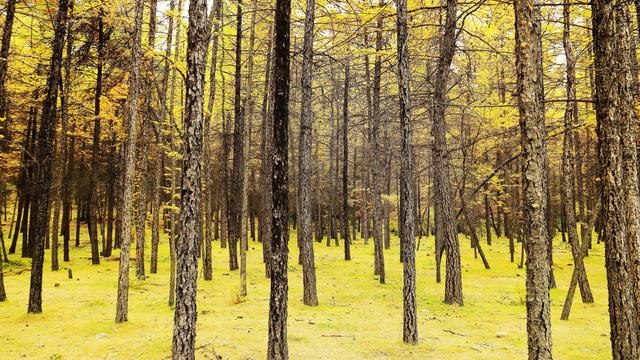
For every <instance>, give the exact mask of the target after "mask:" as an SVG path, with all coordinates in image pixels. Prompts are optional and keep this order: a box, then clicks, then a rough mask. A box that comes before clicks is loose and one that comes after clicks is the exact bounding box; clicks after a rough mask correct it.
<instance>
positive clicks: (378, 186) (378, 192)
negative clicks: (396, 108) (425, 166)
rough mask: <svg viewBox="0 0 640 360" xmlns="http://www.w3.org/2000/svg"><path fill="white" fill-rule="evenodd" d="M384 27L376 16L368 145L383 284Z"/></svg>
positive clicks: (376, 253)
mask: <svg viewBox="0 0 640 360" xmlns="http://www.w3.org/2000/svg"><path fill="white" fill-rule="evenodd" d="M383 5H384V3H383V2H382V1H380V3H379V6H380V7H382V6H383ZM383 26H384V19H383V17H382V16H378V19H377V23H376V57H375V63H374V65H373V94H372V95H373V97H372V100H371V110H372V111H371V132H370V139H369V144H370V147H371V150H370V154H371V159H370V161H372V162H373V163H372V164H371V182H372V185H373V247H374V249H373V252H374V259H375V261H374V262H375V264H376V265H377V266H375V267H374V273H376V274H379V275H380V283H381V284H384V282H385V267H384V250H383V246H384V245H383V238H382V235H383V234H382V223H383V221H384V219H383V216H384V213H383V212H384V211H385V209H384V207H383V204H382V181H383V177H384V173H383V163H382V161H383V157H382V156H380V155H381V154H382V146H381V144H380V143H381V139H380V122H381V120H382V119H381V118H382V114H381V111H380V82H381V77H382V54H381V51H382V28H383Z"/></svg>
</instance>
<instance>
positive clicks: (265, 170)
mask: <svg viewBox="0 0 640 360" xmlns="http://www.w3.org/2000/svg"><path fill="white" fill-rule="evenodd" d="M269 33H270V34H271V36H269V41H268V43H267V49H268V51H269V56H268V57H267V63H266V65H265V69H264V72H265V81H264V90H263V97H262V143H261V145H260V147H261V150H262V158H261V164H260V165H261V169H260V178H261V188H262V189H261V190H262V191H261V196H262V206H261V208H260V223H259V226H260V229H261V230H260V232H261V234H262V235H261V237H260V238H261V239H262V260H263V261H264V265H265V276H266V277H270V276H271V267H270V263H271V262H270V260H269V259H270V256H271V255H270V249H271V216H272V214H271V211H272V209H273V198H272V190H271V181H272V179H271V171H272V170H271V167H272V161H273V160H272V155H273V146H272V144H273V116H272V114H271V112H270V110H269V104H270V103H271V98H272V94H273V91H272V90H273V89H272V87H273V81H271V75H272V74H273V69H274V66H273V65H274V64H275V62H272V61H271V58H272V55H273V51H274V48H273V40H272V39H273V38H274V36H273V29H271V31H269Z"/></svg>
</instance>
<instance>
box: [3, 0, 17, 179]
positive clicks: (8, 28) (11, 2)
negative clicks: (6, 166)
mask: <svg viewBox="0 0 640 360" xmlns="http://www.w3.org/2000/svg"><path fill="white" fill-rule="evenodd" d="M6 9H7V14H6V15H5V17H4V27H3V31H2V45H0V118H3V119H4V121H2V123H0V153H3V152H6V151H7V150H9V144H10V141H11V129H10V125H11V124H10V116H9V115H10V114H9V109H8V105H7V90H6V84H7V73H8V71H9V49H10V47H11V37H12V35H13V19H14V17H15V13H16V0H7V4H6ZM2 186H3V187H4V185H2Z"/></svg>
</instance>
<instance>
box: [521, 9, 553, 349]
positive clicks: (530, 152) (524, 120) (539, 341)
mask: <svg viewBox="0 0 640 360" xmlns="http://www.w3.org/2000/svg"><path fill="white" fill-rule="evenodd" d="M514 10H515V16H516V22H515V27H516V67H517V75H518V108H519V111H520V129H521V136H522V140H521V141H522V147H523V153H524V158H523V160H524V161H523V162H524V166H523V186H524V201H525V203H524V206H523V210H524V220H525V239H526V240H525V244H524V247H525V248H526V253H527V280H526V284H527V290H526V292H527V334H528V348H529V359H551V358H552V354H551V319H550V300H549V263H548V261H547V228H546V219H545V206H544V204H545V201H546V198H545V197H546V189H545V151H546V148H545V144H544V141H543V138H544V136H545V135H544V134H545V128H544V120H543V114H542V113H541V111H540V110H541V108H540V104H539V102H540V100H541V99H540V98H539V95H540V94H539V92H538V81H539V80H540V79H538V74H537V70H536V66H537V64H536V63H537V61H538V57H537V55H538V54H537V51H536V47H535V46H533V44H535V42H536V31H535V21H536V20H535V16H534V1H533V0H517V1H515V3H514Z"/></svg>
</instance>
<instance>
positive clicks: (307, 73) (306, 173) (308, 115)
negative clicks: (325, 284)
mask: <svg viewBox="0 0 640 360" xmlns="http://www.w3.org/2000/svg"><path fill="white" fill-rule="evenodd" d="M314 20H315V0H307V9H306V15H305V21H304V45H303V49H302V56H303V58H302V76H301V89H302V101H301V104H300V137H299V141H300V143H299V148H300V149H299V157H298V242H299V244H300V257H301V260H302V269H303V280H302V282H303V287H304V295H303V302H304V304H305V305H309V306H317V305H318V294H317V292H316V269H315V266H316V265H315V259H314V254H313V232H312V220H311V216H312V210H311V207H312V199H311V166H312V160H311V140H312V134H313V130H312V122H313V120H312V118H313V112H312V108H311V106H312V103H311V98H312V88H311V82H312V72H313V25H314Z"/></svg>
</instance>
